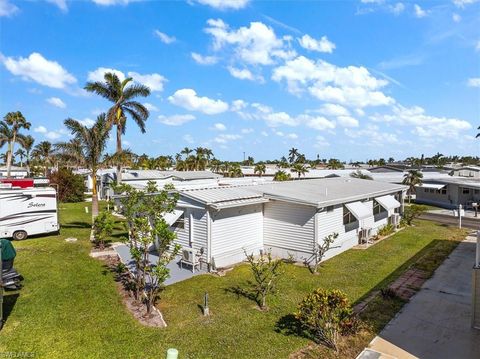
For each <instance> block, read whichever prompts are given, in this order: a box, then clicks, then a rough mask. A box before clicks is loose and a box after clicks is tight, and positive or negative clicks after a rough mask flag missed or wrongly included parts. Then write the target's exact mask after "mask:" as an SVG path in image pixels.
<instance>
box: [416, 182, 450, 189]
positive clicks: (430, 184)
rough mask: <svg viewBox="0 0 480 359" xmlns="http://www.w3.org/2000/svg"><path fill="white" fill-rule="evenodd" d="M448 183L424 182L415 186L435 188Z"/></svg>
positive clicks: (440, 187) (442, 186)
mask: <svg viewBox="0 0 480 359" xmlns="http://www.w3.org/2000/svg"><path fill="white" fill-rule="evenodd" d="M445 186H446V185H444V184H435V183H422V184H420V185H416V186H415V187H423V188H434V189H442V188H444V187H445Z"/></svg>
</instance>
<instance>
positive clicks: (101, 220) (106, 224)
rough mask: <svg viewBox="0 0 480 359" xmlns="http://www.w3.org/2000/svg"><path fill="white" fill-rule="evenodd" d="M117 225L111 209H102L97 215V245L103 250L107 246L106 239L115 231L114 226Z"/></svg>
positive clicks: (95, 224)
mask: <svg viewBox="0 0 480 359" xmlns="http://www.w3.org/2000/svg"><path fill="white" fill-rule="evenodd" d="M114 225H115V218H114V217H113V215H112V214H111V213H110V212H109V211H105V210H103V211H101V212H100V214H99V215H98V216H97V217H95V221H94V222H93V233H94V236H95V245H96V246H97V247H98V248H100V249H101V250H103V249H104V248H105V241H106V240H107V238H108V237H110V236H111V235H112V233H113V226H114Z"/></svg>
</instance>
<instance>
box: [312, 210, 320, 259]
mask: <svg viewBox="0 0 480 359" xmlns="http://www.w3.org/2000/svg"><path fill="white" fill-rule="evenodd" d="M318 211H319V209H318V208H316V209H315V216H314V219H313V223H314V228H313V238H314V239H313V240H314V242H313V253H314V252H315V250H316V248H317V246H318V243H319V242H318V226H319V220H318V214H319V213H318Z"/></svg>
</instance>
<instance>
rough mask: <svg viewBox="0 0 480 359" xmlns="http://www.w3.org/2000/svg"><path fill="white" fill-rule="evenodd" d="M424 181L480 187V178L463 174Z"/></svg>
mask: <svg viewBox="0 0 480 359" xmlns="http://www.w3.org/2000/svg"><path fill="white" fill-rule="evenodd" d="M423 182H424V183H443V184H456V185H459V186H463V187H471V188H480V179H478V178H477V179H473V178H468V177H461V176H455V177H453V176H448V178H433V179H429V180H427V181H423Z"/></svg>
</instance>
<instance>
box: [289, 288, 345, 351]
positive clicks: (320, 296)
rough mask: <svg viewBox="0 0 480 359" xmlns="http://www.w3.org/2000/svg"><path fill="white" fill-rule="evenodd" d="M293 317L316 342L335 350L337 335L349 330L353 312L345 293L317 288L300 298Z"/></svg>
mask: <svg viewBox="0 0 480 359" xmlns="http://www.w3.org/2000/svg"><path fill="white" fill-rule="evenodd" d="M295 318H297V320H298V321H299V322H300V323H301V324H302V326H303V328H304V329H305V330H307V331H308V332H310V334H311V335H313V338H314V340H315V341H316V342H317V343H323V344H325V345H326V346H328V347H330V348H332V349H334V350H337V341H338V337H339V336H340V334H341V333H342V332H343V331H346V329H349V330H351V323H352V321H354V314H353V310H352V308H351V306H350V304H349V302H348V299H347V296H346V295H345V293H343V292H342V291H339V290H324V289H322V288H318V289H316V290H314V291H313V292H312V293H310V294H308V295H307V296H306V297H305V298H304V299H303V300H302V302H301V303H300V304H299V306H298V310H297V312H296V313H295Z"/></svg>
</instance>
